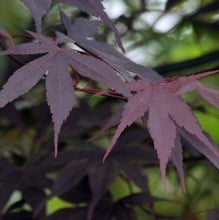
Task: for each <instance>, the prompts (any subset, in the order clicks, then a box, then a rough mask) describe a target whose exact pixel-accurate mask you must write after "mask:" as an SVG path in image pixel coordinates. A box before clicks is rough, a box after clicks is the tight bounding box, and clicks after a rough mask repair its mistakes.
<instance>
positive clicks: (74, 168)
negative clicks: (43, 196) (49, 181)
mask: <svg viewBox="0 0 219 220" xmlns="http://www.w3.org/2000/svg"><path fill="white" fill-rule="evenodd" d="M90 166H92V163H91V161H90V160H85V161H83V160H82V161H72V162H71V163H69V164H68V165H67V166H66V167H65V168H63V169H62V170H61V172H60V173H59V175H58V177H57V179H56V180H55V183H54V186H53V189H52V194H53V195H54V196H55V195H56V196H58V195H61V194H62V193H65V192H67V191H68V190H69V189H71V188H72V187H73V186H75V185H76V184H78V183H79V182H80V180H81V179H82V178H83V177H84V176H85V175H86V173H87V172H88V169H89V167H90Z"/></svg>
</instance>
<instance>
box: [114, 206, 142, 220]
mask: <svg viewBox="0 0 219 220" xmlns="http://www.w3.org/2000/svg"><path fill="white" fill-rule="evenodd" d="M114 215H115V217H116V220H138V218H137V215H136V213H135V211H134V209H132V208H128V207H123V206H117V207H116V208H115V210H114Z"/></svg>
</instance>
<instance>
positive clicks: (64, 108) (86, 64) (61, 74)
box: [0, 32, 130, 155]
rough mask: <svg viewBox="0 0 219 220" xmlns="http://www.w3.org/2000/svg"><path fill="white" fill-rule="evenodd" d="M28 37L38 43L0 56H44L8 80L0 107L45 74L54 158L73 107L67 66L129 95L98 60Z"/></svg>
mask: <svg viewBox="0 0 219 220" xmlns="http://www.w3.org/2000/svg"><path fill="white" fill-rule="evenodd" d="M28 33H29V34H30V35H31V36H32V37H34V38H35V39H36V40H37V42H33V43H24V44H20V45H17V46H15V47H12V48H10V49H8V50H6V51H2V52H0V55H9V54H12V55H25V54H44V55H43V56H42V57H40V58H37V59H35V60H33V61H31V62H29V63H28V64H26V65H24V66H22V67H21V68H20V69H18V70H17V71H15V73H14V74H13V75H12V76H11V77H10V78H9V79H8V82H7V83H6V84H5V85H4V86H3V89H2V90H1V91H0V107H4V106H5V105H6V104H7V103H8V102H11V101H13V100H14V99H16V98H17V97H19V96H21V95H23V94H24V93H26V92H27V91H29V90H30V89H31V88H32V87H33V86H34V85H35V84H36V83H37V82H38V81H39V80H40V79H41V78H42V76H43V75H44V74H46V75H47V77H46V90H47V92H46V96H47V101H48V104H49V107H50V111H51V113H52V119H53V122H54V147H55V155H57V149H58V134H59V131H60V128H61V126H62V124H63V122H64V120H65V119H66V118H67V117H68V115H69V113H70V111H71V109H72V107H73V106H74V105H75V104H76V98H75V93H74V88H73V83H72V79H71V76H70V75H69V73H67V69H68V65H71V66H72V67H73V68H74V69H75V70H76V71H77V72H78V73H79V74H81V75H82V76H84V77H88V78H90V79H92V80H95V81H97V82H100V83H103V84H105V85H107V86H109V87H110V88H113V89H115V90H117V91H118V92H119V93H121V94H123V95H124V96H129V95H130V92H129V90H128V88H127V87H126V85H125V83H123V82H122V81H121V79H120V78H119V77H118V76H117V75H116V72H115V71H114V70H113V69H112V68H110V67H109V66H108V65H107V64H105V63H104V62H102V61H101V60H100V59H97V58H95V57H93V56H88V55H86V54H82V53H79V52H77V51H75V50H70V49H68V48H59V47H58V44H57V42H55V41H53V40H52V39H50V38H47V37H45V36H43V35H41V34H36V33H33V32H28Z"/></svg>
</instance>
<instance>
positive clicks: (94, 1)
mask: <svg viewBox="0 0 219 220" xmlns="http://www.w3.org/2000/svg"><path fill="white" fill-rule="evenodd" d="M101 1H102V0H58V2H60V3H65V4H68V5H72V6H74V7H77V8H79V9H80V10H82V11H85V12H87V13H88V14H91V15H94V16H96V17H100V18H101V19H102V20H103V22H105V23H106V24H107V25H108V27H109V28H110V29H111V30H112V31H113V33H114V35H115V38H116V41H117V43H118V45H119V47H120V48H121V50H122V51H123V52H124V51H125V50H124V48H123V45H122V42H121V40H120V36H119V33H118V31H117V29H116V28H115V26H114V24H113V22H112V20H111V19H110V18H109V17H108V15H107V14H106V12H105V11H104V7H103V5H102V4H101Z"/></svg>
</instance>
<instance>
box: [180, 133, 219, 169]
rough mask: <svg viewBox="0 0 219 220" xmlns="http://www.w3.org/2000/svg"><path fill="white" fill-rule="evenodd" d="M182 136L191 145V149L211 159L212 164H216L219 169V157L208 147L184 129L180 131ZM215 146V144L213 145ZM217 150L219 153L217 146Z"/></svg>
mask: <svg viewBox="0 0 219 220" xmlns="http://www.w3.org/2000/svg"><path fill="white" fill-rule="evenodd" d="M179 133H180V135H181V136H182V137H183V138H184V139H185V141H186V142H187V143H189V147H190V148H191V147H192V148H194V149H195V150H196V151H198V152H200V153H201V154H203V155H204V156H205V157H207V158H208V159H209V161H210V162H211V163H213V164H214V166H215V167H217V169H219V160H218V156H217V155H215V153H214V152H212V151H211V150H210V149H209V147H208V146H207V145H205V144H204V143H203V142H201V141H200V140H199V139H198V138H197V137H196V136H194V135H192V134H189V133H188V132H186V131H184V130H183V129H179ZM212 145H213V143H212ZM215 150H216V151H217V152H218V153H219V150H218V148H217V146H215Z"/></svg>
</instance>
